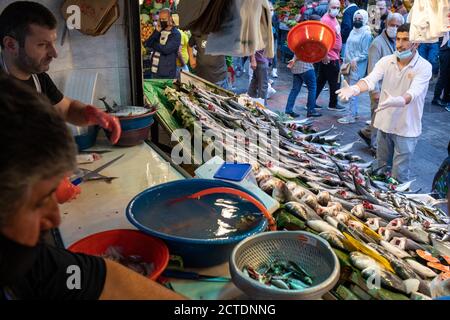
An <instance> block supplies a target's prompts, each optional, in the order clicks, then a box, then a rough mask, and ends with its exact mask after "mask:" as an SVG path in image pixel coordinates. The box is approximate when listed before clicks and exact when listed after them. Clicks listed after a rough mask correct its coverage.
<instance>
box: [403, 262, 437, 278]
mask: <svg viewBox="0 0 450 320" xmlns="http://www.w3.org/2000/svg"><path fill="white" fill-rule="evenodd" d="M406 262H407V263H408V264H409V265H410V266H411V268H412V269H413V270H414V272H416V273H417V274H418V275H419V276H421V277H423V278H434V277H436V276H437V273H436V272H434V271H433V270H431V269H430V268H428V267H426V266H424V265H423V264H421V263H419V262H417V261H416V260H414V259H406Z"/></svg>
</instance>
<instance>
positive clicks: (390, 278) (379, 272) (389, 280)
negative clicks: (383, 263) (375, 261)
mask: <svg viewBox="0 0 450 320" xmlns="http://www.w3.org/2000/svg"><path fill="white" fill-rule="evenodd" d="M361 274H362V276H363V277H364V278H365V279H380V282H381V285H382V286H383V287H385V288H386V289H391V290H394V291H398V292H401V293H407V291H406V286H405V284H404V283H403V281H402V279H400V278H399V277H398V276H396V275H395V274H393V273H390V272H388V271H386V270H383V269H381V268H374V267H368V268H366V269H364V270H363V271H362V272H361Z"/></svg>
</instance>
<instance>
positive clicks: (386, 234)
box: [378, 227, 403, 241]
mask: <svg viewBox="0 0 450 320" xmlns="http://www.w3.org/2000/svg"><path fill="white" fill-rule="evenodd" d="M378 234H379V235H380V236H381V237H382V238H383V239H384V240H385V241H391V240H392V239H393V238H394V237H397V238H399V237H402V236H403V235H402V234H401V233H398V232H396V231H393V230H389V229H388V228H385V227H381V228H379V229H378Z"/></svg>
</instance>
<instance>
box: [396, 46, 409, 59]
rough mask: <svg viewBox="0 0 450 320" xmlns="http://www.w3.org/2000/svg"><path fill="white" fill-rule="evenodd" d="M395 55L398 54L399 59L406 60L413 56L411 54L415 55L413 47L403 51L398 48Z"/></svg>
mask: <svg viewBox="0 0 450 320" xmlns="http://www.w3.org/2000/svg"><path fill="white" fill-rule="evenodd" d="M395 55H396V56H397V58H398V59H399V60H405V59H408V58H411V56H412V55H413V53H412V51H411V49H408V50H406V51H403V52H399V51H398V50H396V51H395Z"/></svg>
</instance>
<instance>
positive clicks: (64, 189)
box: [56, 177, 81, 204]
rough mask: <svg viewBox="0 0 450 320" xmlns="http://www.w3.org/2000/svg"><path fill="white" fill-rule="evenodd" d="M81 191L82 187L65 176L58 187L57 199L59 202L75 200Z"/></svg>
mask: <svg viewBox="0 0 450 320" xmlns="http://www.w3.org/2000/svg"><path fill="white" fill-rule="evenodd" d="M80 193H81V188H80V187H79V186H76V185H74V184H72V182H70V180H69V178H67V177H66V178H64V179H63V180H62V181H61V182H60V184H59V186H58V188H56V199H57V201H58V203H59V204H63V203H65V202H70V201H72V200H74V199H75V198H76V197H77V196H78V195H79V194H80Z"/></svg>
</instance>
